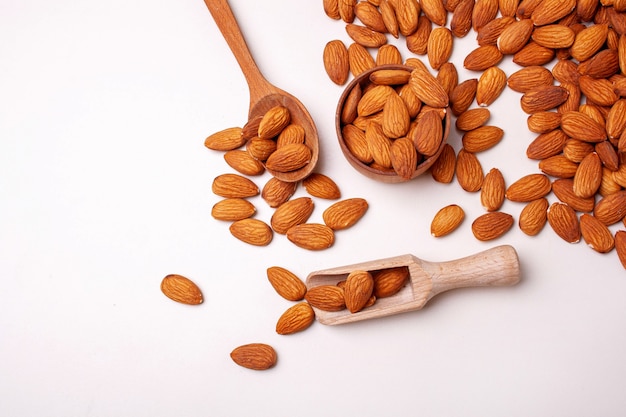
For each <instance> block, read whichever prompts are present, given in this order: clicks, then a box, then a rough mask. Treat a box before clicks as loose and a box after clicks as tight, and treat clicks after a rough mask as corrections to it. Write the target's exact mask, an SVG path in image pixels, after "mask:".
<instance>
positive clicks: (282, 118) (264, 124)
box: [258, 106, 291, 139]
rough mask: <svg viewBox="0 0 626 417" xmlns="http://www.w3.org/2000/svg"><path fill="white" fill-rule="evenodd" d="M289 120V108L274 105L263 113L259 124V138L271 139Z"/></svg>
mask: <svg viewBox="0 0 626 417" xmlns="http://www.w3.org/2000/svg"><path fill="white" fill-rule="evenodd" d="M290 122H291V114H290V113H289V109H287V108H286V107H284V106H275V107H272V108H271V109H269V110H268V111H267V112H265V114H264V115H263V118H262V119H261V122H260V124H259V130H258V136H259V138H261V139H271V138H273V137H275V136H277V135H278V134H279V133H280V132H281V131H282V130H283V129H284V128H285V127H287V125H289V123H290Z"/></svg>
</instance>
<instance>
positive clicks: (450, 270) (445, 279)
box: [422, 245, 520, 297]
mask: <svg viewBox="0 0 626 417" xmlns="http://www.w3.org/2000/svg"><path fill="white" fill-rule="evenodd" d="M422 267H423V268H424V270H425V271H427V272H428V273H429V275H431V277H432V283H433V287H432V291H431V297H433V296H435V295H437V294H439V293H441V292H443V291H448V290H452V289H455V288H462V287H485V286H504V285H513V284H517V283H518V282H519V280H520V270H519V259H518V256H517V252H516V251H515V249H514V248H513V247H512V246H509V245H502V246H496V247H494V248H491V249H487V250H485V251H483V252H479V253H476V254H474V255H470V256H467V257H465V258H461V259H457V260H454V261H448V262H423V263H422Z"/></svg>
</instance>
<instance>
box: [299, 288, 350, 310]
mask: <svg viewBox="0 0 626 417" xmlns="http://www.w3.org/2000/svg"><path fill="white" fill-rule="evenodd" d="M304 298H305V300H306V301H307V302H308V303H309V304H311V306H313V307H315V308H318V309H320V310H324V311H341V310H343V309H344V308H346V300H345V298H344V293H343V289H342V288H340V287H338V286H336V285H318V286H317V287H311V288H309V289H308V290H307V292H306V295H305V296H304Z"/></svg>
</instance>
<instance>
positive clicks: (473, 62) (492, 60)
mask: <svg viewBox="0 0 626 417" xmlns="http://www.w3.org/2000/svg"><path fill="white" fill-rule="evenodd" d="M502 58H503V56H502V52H500V50H499V49H498V47H497V46H496V45H484V46H479V47H478V48H476V49H474V50H472V51H471V52H470V53H469V54H468V55H467V56H466V57H465V59H464V61H463V67H464V68H465V69H467V70H469V71H484V70H486V69H487V68H489V67H493V66H495V65H497V64H499V63H500V61H502Z"/></svg>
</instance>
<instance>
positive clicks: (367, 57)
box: [348, 42, 376, 77]
mask: <svg viewBox="0 0 626 417" xmlns="http://www.w3.org/2000/svg"><path fill="white" fill-rule="evenodd" d="M348 62H349V63H350V72H351V73H352V75H354V76H355V77H356V76H358V75H359V74H361V73H363V72H365V71H367V70H369V69H371V68H374V66H375V65H376V62H375V61H374V57H372V55H371V54H370V53H369V51H368V50H367V48H366V47H364V46H363V45H359V44H358V43H356V42H353V43H351V44H350V45H349V46H348Z"/></svg>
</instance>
